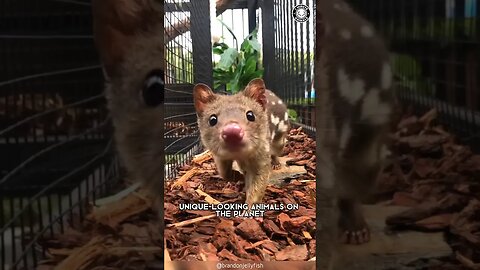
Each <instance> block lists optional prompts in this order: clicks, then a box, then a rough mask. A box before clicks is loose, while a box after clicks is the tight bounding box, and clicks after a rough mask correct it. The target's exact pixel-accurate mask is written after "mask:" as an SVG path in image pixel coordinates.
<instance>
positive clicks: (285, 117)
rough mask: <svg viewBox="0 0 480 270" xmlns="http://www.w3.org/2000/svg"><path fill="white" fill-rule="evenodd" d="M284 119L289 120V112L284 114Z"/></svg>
mask: <svg viewBox="0 0 480 270" xmlns="http://www.w3.org/2000/svg"><path fill="white" fill-rule="evenodd" d="M283 120H285V121H287V120H288V112H285V115H284V116H283Z"/></svg>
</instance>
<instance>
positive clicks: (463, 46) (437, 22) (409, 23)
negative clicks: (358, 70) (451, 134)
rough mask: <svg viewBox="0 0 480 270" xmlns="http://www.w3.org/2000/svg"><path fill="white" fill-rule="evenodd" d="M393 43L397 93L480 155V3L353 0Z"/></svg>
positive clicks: (356, 6)
mask: <svg viewBox="0 0 480 270" xmlns="http://www.w3.org/2000/svg"><path fill="white" fill-rule="evenodd" d="M350 2H351V3H352V5H353V6H354V7H355V8H356V9H357V10H358V11H360V13H362V14H364V15H365V16H366V17H367V18H368V19H369V20H370V21H372V22H373V23H374V24H375V25H376V28H377V29H378V30H379V31H380V32H381V33H382V34H383V35H384V36H385V38H386V39H387V41H389V43H390V48H391V50H392V52H393V57H392V60H393V64H394V74H395V77H396V82H397V89H398V95H399V97H400V98H401V99H402V101H404V103H405V104H409V105H410V106H412V107H413V108H414V109H415V110H417V111H425V110H428V109H430V108H433V107H435V108H436V109H437V110H438V111H439V112H440V120H442V122H444V123H445V124H447V125H448V127H449V128H451V129H452V130H454V131H455V133H457V135H459V138H460V139H461V140H462V141H463V142H464V143H468V144H470V145H471V146H472V147H473V148H475V149H476V150H477V151H478V150H479V149H480V148H479V145H478V143H477V142H478V136H479V133H478V132H479V130H478V123H479V121H480V118H479V117H480V115H479V109H480V107H479V106H480V105H479V102H480V99H479V94H478V93H479V85H480V84H479V81H478V78H479V77H480V68H479V66H478V59H479V57H480V56H479V50H478V48H479V46H480V20H479V17H480V7H479V6H478V1H476V0H465V1H464V0H461V1H459V0H430V1H415V0H401V1H350Z"/></svg>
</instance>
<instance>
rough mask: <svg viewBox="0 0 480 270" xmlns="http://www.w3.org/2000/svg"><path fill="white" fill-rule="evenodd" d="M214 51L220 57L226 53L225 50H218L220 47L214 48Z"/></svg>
mask: <svg viewBox="0 0 480 270" xmlns="http://www.w3.org/2000/svg"><path fill="white" fill-rule="evenodd" d="M212 51H213V53H214V54H218V55H222V54H223V52H224V50H223V49H222V48H218V47H217V48H213V50H212Z"/></svg>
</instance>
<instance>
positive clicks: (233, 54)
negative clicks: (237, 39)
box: [217, 48, 238, 70]
mask: <svg viewBox="0 0 480 270" xmlns="http://www.w3.org/2000/svg"><path fill="white" fill-rule="evenodd" d="M237 57H238V52H237V50H235V49H234V48H228V49H226V50H225V52H224V53H223V54H222V57H221V58H220V62H218V65H217V68H219V69H222V70H228V69H229V68H230V67H231V66H232V65H233V64H234V63H235V61H236V59H237Z"/></svg>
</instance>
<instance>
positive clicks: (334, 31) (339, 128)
mask: <svg viewBox="0 0 480 270" xmlns="http://www.w3.org/2000/svg"><path fill="white" fill-rule="evenodd" d="M317 14H319V16H317V22H316V23H317V28H316V29H317V43H316V56H315V63H316V65H315V76H316V78H315V79H316V85H319V91H318V98H317V100H316V108H317V120H316V121H317V123H316V125H317V147H318V151H317V153H318V155H319V156H318V158H317V160H318V163H317V170H318V175H319V182H320V185H321V187H322V188H326V189H329V188H331V189H332V190H334V191H335V198H336V199H335V200H336V206H337V207H338V210H339V211H338V214H339V216H338V224H337V225H336V226H337V228H338V232H339V236H340V239H341V240H342V241H343V242H344V243H349V244H362V243H365V242H368V241H369V240H370V231H369V229H368V226H367V223H366V221H365V219H364V216H363V214H362V211H361V209H360V204H359V203H360V201H361V200H362V199H364V198H365V196H366V195H368V194H369V192H370V190H371V188H372V187H373V186H374V184H375V183H374V181H375V179H376V177H377V174H378V172H379V169H380V168H381V166H382V161H383V160H384V157H385V155H386V154H387V151H386V148H385V140H386V137H387V136H386V135H387V132H388V129H389V128H390V124H391V121H392V116H393V115H394V108H395V107H396V106H395V104H396V100H395V97H394V94H393V91H392V90H391V88H392V68H391V64H390V62H389V53H388V51H387V49H386V46H385V44H384V42H383V41H382V39H381V38H379V36H378V35H377V34H376V32H375V30H374V28H373V26H372V25H371V24H370V23H368V22H367V21H366V20H365V19H363V18H362V17H361V16H359V15H358V14H357V13H356V12H355V11H354V10H353V9H352V8H351V7H349V6H348V5H347V4H346V3H345V2H343V1H340V0H321V1H317Z"/></svg>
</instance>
